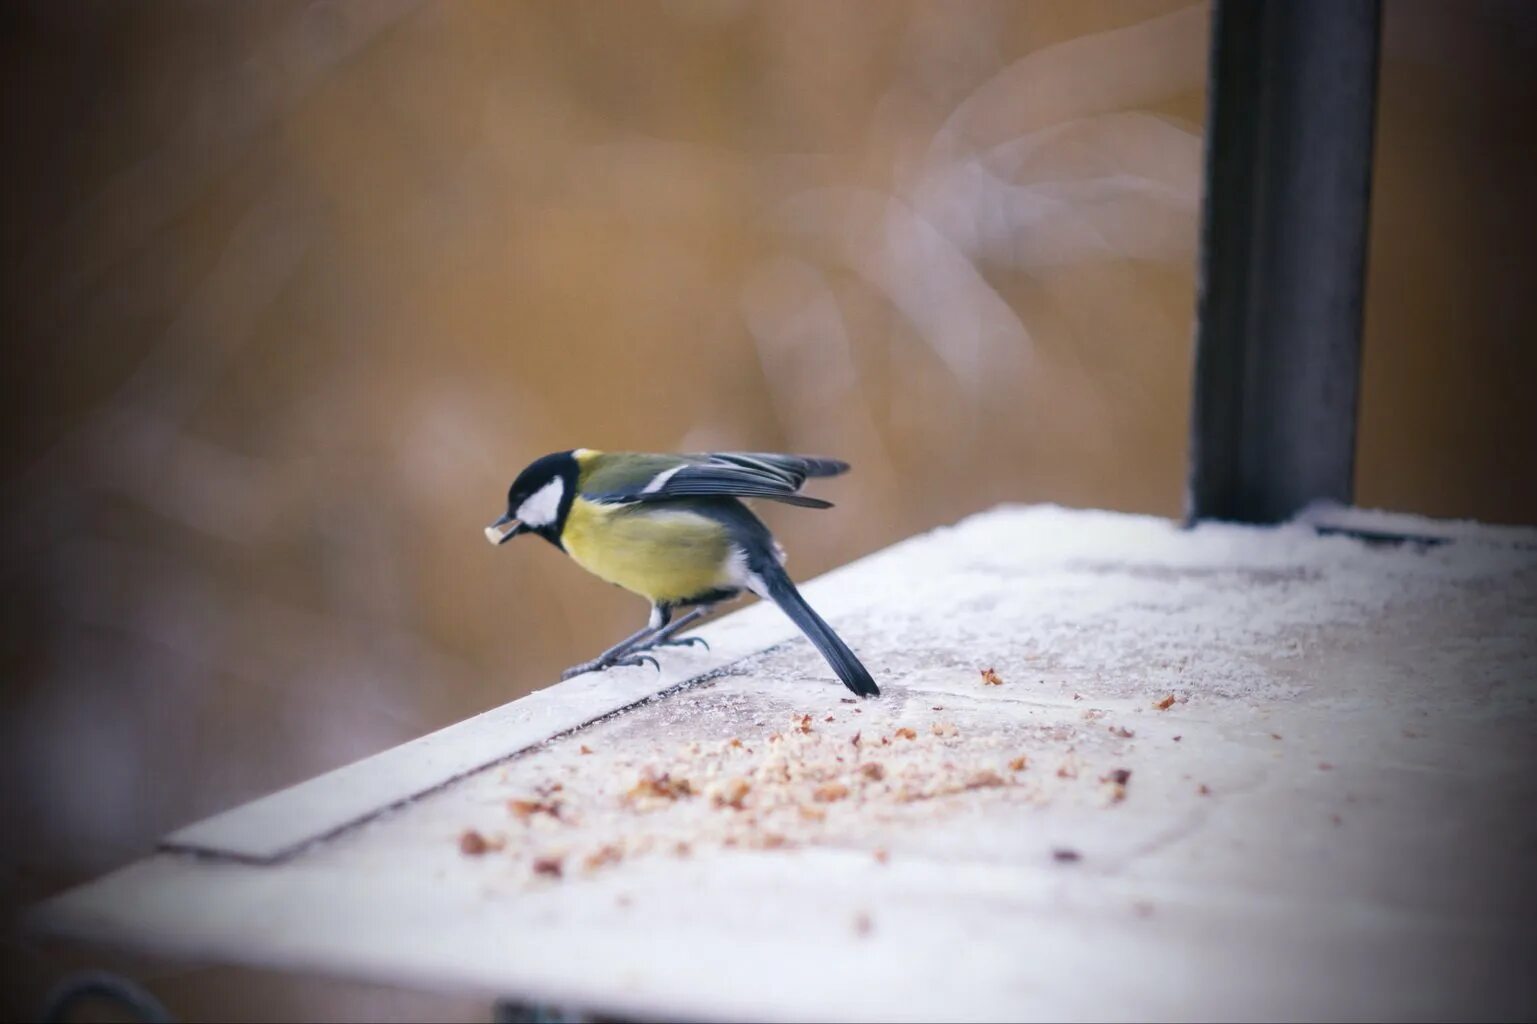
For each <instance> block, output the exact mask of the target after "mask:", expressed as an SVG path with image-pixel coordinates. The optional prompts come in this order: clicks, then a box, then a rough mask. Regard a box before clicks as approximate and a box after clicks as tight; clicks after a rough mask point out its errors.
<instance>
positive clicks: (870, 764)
mask: <svg viewBox="0 0 1537 1024" xmlns="http://www.w3.org/2000/svg"><path fill="white" fill-rule="evenodd" d="M859 773H860V774H861V775H863V776H864V777H865V778H867V779H869V780H870V781H871V782H879V781H881V780H882V779H884V778H885V777H886V769H885V767H884V766H882V765H881V764H880V763H879V762H877V761H867V762H866V763H864V764H862V765H860V766H859Z"/></svg>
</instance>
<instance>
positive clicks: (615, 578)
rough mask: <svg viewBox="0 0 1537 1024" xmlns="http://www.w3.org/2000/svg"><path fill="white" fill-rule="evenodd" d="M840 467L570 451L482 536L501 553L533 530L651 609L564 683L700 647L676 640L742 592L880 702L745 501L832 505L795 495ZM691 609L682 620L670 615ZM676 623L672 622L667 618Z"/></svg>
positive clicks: (753, 455) (546, 466) (544, 464)
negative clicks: (667, 651) (782, 618)
mask: <svg viewBox="0 0 1537 1024" xmlns="http://www.w3.org/2000/svg"><path fill="white" fill-rule="evenodd" d="M848 468H849V465H848V463H846V462H841V461H839V460H837V459H826V458H819V457H816V456H809V455H785V454H777V453H771V452H707V453H700V454H683V455H674V454H651V453H644V452H606V451H599V450H597V449H593V448H573V449H571V450H569V451H563V452H553V453H551V454H549V455H545V456H542V457H541V458H538V459H535V460H534V461H533V462H531V463H530V464H529V465H528V467H527V468H526V469H524V470H523V471H522V472H521V473H519V474H518V476H517V478H516V479H515V480H514V481H513V482H512V485H511V486H510V487H509V488H508V490H507V506H506V512H505V513H504V514H503V515H502V516H501V518H499V519H497V520H496V522H494V523H492V524H491V525H490V526H487V527H486V528H485V535H486V539H487V540H488V541H490V542H491V543H492V544H493V545H497V546H500V545H502V544H505V543H507V542H508V541H509V540H512V539H513V538H514V537H517V536H520V535H522V534H526V533H531V534H535V535H537V536H539V537H542V538H544V539H545V540H547V541H549V542H550V543H551V544H553V545H555V547H557V548H559V549H560V550H561V551H564V552H565V553H566V554H567V555H568V556H570V558H571V560H572V561H574V562H576V564H577V565H579V566H581V567H582V568H583V569H586V570H587V571H588V572H590V573H592V574H593V575H594V576H597V577H599V578H600V579H603V580H606V581H608V582H609V583H613V584H616V585H617V586H620V587H623V588H624V589H625V590H628V591H630V592H632V593H635V594H638V595H640V596H641V597H644V598H645V599H646V600H647V601H649V602H650V603H651V615H650V617H649V618H648V620H647V622H646V625H645V627H644V628H642V629H640V630H639V631H637V632H635V633H633V634H631V635H630V636H627V637H625V638H624V639H623V640H621V641H619V643H617V644H615V645H613V646H612V647H610V648H608V649H607V650H605V651H604V652H603V653H601V654H599V655H598V656H597V657H596V658H593V659H592V660H591V661H586V662H583V663H581V664H579V665H573V666H572V667H571V668H569V669H567V670H566V671H565V672H564V673H563V674H562V675H561V678H562V679H569V678H571V677H573V676H576V675H580V674H582V673H584V672H591V671H597V670H602V669H608V668H612V667H615V666H636V665H643V664H646V663H648V662H649V663H650V664H651V665H652V666H653V667H655V668H658V669H660V665H659V663H658V662H657V660H656V658H654V657H652V656H651V655H650V654H647V653H646V652H648V651H655V650H657V649H659V648H662V647H675V646H684V645H690V644H704V641H703V640H702V639H701V638H699V637H683V638H677V634H678V632H679V631H680V630H682V629H684V628H686V627H687V626H689V625H690V624H692V623H693V622H695V621H697V620H698V619H699V618H701V617H702V616H704V615H706V614H707V613H708V612H709V610H710V609H711V607H712V606H714V605H716V604H718V603H720V602H722V601H727V600H730V599H732V598H735V597H738V596H740V595H741V594H742V592H743V591H748V592H751V593H753V594H756V595H758V596H759V597H762V598H765V599H767V600H770V601H773V602H774V603H775V604H776V605H778V606H779V607H780V608H781V609H782V610H783V611H784V613H785V614H786V615H787V616H789V618H790V620H791V621H792V622H794V623H795V625H796V626H797V627H799V629H800V630H801V632H802V633H804V634H805V635H806V637H807V639H809V640H810V641H811V643H812V644H813V645H814V646H815V647H816V649H817V650H818V651H819V652H820V653H821V655H822V657H823V658H825V659H826V660H827V663H828V665H830V666H831V667H832V670H833V671H834V672H835V673H837V675H838V678H839V679H841V680H842V681H843V685H845V686H847V687H848V688H849V689H850V690H851V691H853V692H854V693H855V694H857V695H858V696H861V697H874V696H878V695H879V694H880V692H881V691H880V687H878V686H876V684H875V680H874V678H872V677H871V675H870V672H869V670H868V669H866V668H865V666H864V665H863V664H861V663H860V661H859V659H858V658H857V657H856V656H855V655H854V652H853V651H851V650H850V649H849V646H848V644H846V643H844V642H843V640H842V638H840V637H839V636H838V634H837V633H835V632H833V629H832V627H831V626H829V625H828V624H827V622H826V621H825V620H824V619H823V618H822V617H821V616H820V615H818V614H817V613H816V611H815V610H814V609H813V608H812V607H811V605H809V604H807V603H806V599H805V598H804V597H802V596H801V593H800V591H799V590H797V589H796V587H795V584H794V583H793V582H792V581H791V579H790V576H789V574H788V573H786V572H785V568H784V563H785V554H784V549H783V548H782V547H780V545H779V542H778V541H776V540H775V539H774V536H773V534H772V533H770V532H769V529H768V527H767V526H765V525H764V524H763V522H762V521H761V520H760V519H759V518H758V517H757V516H756V515H754V514H753V512H752V511H751V510H750V509H749V508H748V507H747V505H746V504H744V503H743V499H749V498H762V499H766V500H769V501H777V502H782V503H784V504H786V505H796V506H800V507H801V508H815V509H825V508H831V507H832V502H829V501H824V500H822V499H821V498H813V497H810V496H808V495H805V494H801V493H799V492H800V489H801V487H802V486H803V485H804V484H805V482H806V480H807V479H808V478H811V477H829V476H838V475H839V474H841V473H844V472H847V470H848ZM682 609H688V610H687V611H686V612H685V613H684V614H682V615H676V613H677V612H679V611H680V610H682ZM675 616H676V617H675Z"/></svg>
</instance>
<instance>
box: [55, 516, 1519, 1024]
mask: <svg viewBox="0 0 1537 1024" xmlns="http://www.w3.org/2000/svg"><path fill="white" fill-rule="evenodd" d="M807 594H808V596H809V598H810V599H811V600H812V601H813V603H815V604H816V605H817V606H818V607H819V608H821V609H822V610H823V612H824V614H825V615H826V617H827V618H829V619H830V620H831V621H832V622H833V623H834V624H835V626H837V628H838V629H839V630H840V632H842V633H843V635H844V636H845V638H846V639H847V640H848V641H849V642H850V643H851V645H852V646H853V647H854V648H855V649H856V650H857V651H858V652H859V653H860V654H861V656H862V657H863V658H864V659H865V660H866V662H867V664H868V665H869V667H870V668H871V670H872V671H873V672H874V674H875V676H876V678H877V679H878V680H879V681H880V682H881V685H882V687H883V689H884V691H885V694H884V696H883V697H881V698H879V699H878V700H872V701H863V702H859V703H851V702H850V698H849V695H848V693H847V691H846V690H844V689H843V688H842V687H841V686H839V685H838V684H837V683H836V681H835V680H834V679H833V677H832V676H831V673H830V672H829V671H828V670H827V668H826V667H825V665H824V664H823V663H822V662H821V661H820V659H818V657H817V656H816V654H815V652H814V651H812V650H811V648H810V646H809V645H808V644H807V643H805V642H804V641H803V640H795V641H794V642H789V643H786V642H784V641H785V640H786V639H787V638H789V637H790V636H791V632H790V629H789V627H788V626H787V624H786V623H784V621H783V619H782V617H781V616H779V615H778V614H777V612H776V611H775V610H774V609H773V608H771V607H766V606H762V605H758V606H754V607H752V608H749V609H746V610H744V611H742V612H738V613H736V614H734V615H732V616H729V617H727V618H725V619H723V620H721V621H720V622H717V623H714V624H711V625H709V626H707V627H706V628H705V629H704V630H702V631H701V632H702V634H703V635H704V636H706V637H707V638H709V639H710V640H711V643H712V645H713V648H712V650H711V651H710V652H708V653H703V652H695V651H676V652H672V651H670V652H668V653H667V654H666V655H665V656H664V664H665V665H666V666H667V674H665V675H664V676H663V677H661V678H658V677H657V676H656V675H655V674H654V673H652V672H651V671H650V670H649V669H622V670H617V671H614V672H611V673H608V674H606V675H603V676H597V677H592V676H589V677H583V678H579V679H576V680H572V681H571V682H568V683H563V684H560V685H558V686H555V687H551V688H550V689H549V690H546V691H543V692H541V693H539V694H535V695H533V696H531V697H529V698H525V699H524V700H522V701H518V702H515V703H514V704H512V705H509V706H508V707H506V708H502V709H498V710H497V711H495V712H491V713H489V715H488V716H482V718H481V719H477V720H471V722H470V723H465V724H464V725H462V726H457V727H455V729H461V730H463V729H469V731H468V732H464V733H461V734H460V736H461V738H466V740H467V742H466V744H464V746H465V747H467V748H473V749H472V750H468V749H464V750H459V749H457V748H459V747H460V746H461V744H459V743H457V742H455V741H454V734H453V732H452V731H451V730H446V731H445V732H444V733H440V734H438V736H437V740H436V742H434V743H432V744H429V745H427V746H425V747H424V746H421V745H420V744H422V743H423V742H424V741H418V745H417V746H416V747H415V749H414V752H413V745H407V746H405V747H402V748H399V749H398V750H397V751H392V752H390V753H388V754H385V755H380V757H379V758H377V759H373V761H372V762H363V763H362V765H360V766H354V768H353V769H351V771H352V772H353V773H354V774H353V777H352V779H353V783H355V784H356V785H353V784H352V783H348V784H339V783H337V782H336V779H335V777H334V776H331V777H323V778H322V779H321V780H317V781H316V783H312V784H307V785H310V786H319V787H320V788H319V789H310V790H309V792H308V793H306V791H305V790H306V787H298V788H296V789H295V790H292V791H289V792H288V793H287V794H286V795H285V794H279V795H277V796H275V797H273V798H269V799H268V800H267V801H259V802H258V803H257V804H253V805H250V807H248V808H246V809H237V810H236V811H234V812H230V813H229V814H227V815H224V816H221V818H219V819H213V820H212V821H211V822H210V823H205V824H204V825H203V826H194V828H193V829H192V830H186V831H184V832H183V833H179V834H178V836H177V837H174V838H176V839H177V840H178V841H181V842H185V840H186V837H187V836H188V835H192V836H194V837H197V838H199V840H200V841H199V842H197V843H195V844H192V845H197V846H199V847H200V848H202V849H205V850H207V849H215V850H217V849H220V848H226V849H228V850H229V851H230V852H232V853H241V854H249V853H250V852H251V850H252V849H254V848H256V847H257V846H260V845H261V844H262V835H263V833H264V832H265V831H267V830H272V831H273V832H274V833H275V834H279V835H280V839H278V840H277V841H273V842H268V843H267V844H266V847H267V852H268V853H271V852H274V851H277V852H281V851H282V850H285V849H289V848H290V847H293V846H294V845H295V844H296V843H302V844H303V845H301V846H299V848H298V849H297V850H296V852H293V853H291V854H290V855H288V856H286V857H284V858H282V859H280V860H278V861H277V862H276V863H272V864H252V863H249V862H244V861H238V860H235V859H233V858H229V857H221V856H217V855H214V856H210V855H207V854H204V855H202V856H197V857H194V856H191V855H189V854H187V853H184V852H174V851H171V852H162V853H160V854H157V855H155V856H153V857H150V858H148V859H146V860H144V861H142V862H140V863H138V864H135V865H133V866H131V867H128V868H126V869H124V870H122V871H120V872H117V873H116V874H113V875H111V876H108V877H106V878H104V879H102V880H100V881H98V882H96V883H93V884H91V885H88V886H84V887H82V888H80V889H78V890H75V891H74V892H71V893H68V894H66V895H65V896H63V897H61V898H60V899H58V900H56V901H53V902H52V903H50V904H48V905H46V906H45V907H43V908H41V911H40V913H39V914H38V915H37V918H36V920H37V921H38V922H39V923H40V924H41V925H42V926H43V927H46V928H48V929H51V930H53V931H55V932H58V933H62V934H71V935H76V936H82V937H88V938H92V939H96V940H103V941H107V942H111V943H114V944H120V945H125V946H130V947H133V948H137V949H143V950H148V951H152V952H159V953H162V954H168V955H173V956H187V957H194V958H197V959H205V960H206V959H214V960H220V961H230V962H238V963H247V964H260V965H268V966H280V967H294V968H303V969H306V970H320V971H333V972H338V973H343V974H348V975H355V976H363V977H368V978H373V979H380V980H385V981H391V982H396V983H401V984H410V985H419V986H422V987H428V988H436V989H444V990H453V991H457V992H465V991H471V992H482V993H485V994H486V995H487V996H488V997H491V996H513V997H519V998H523V999H533V1000H541V1001H551V1002H555V1003H558V1004H567V1005H571V1006H575V1007H578V1008H586V1009H592V1010H602V1011H607V1012H610V1013H617V1014H620V1015H628V1016H658V1017H665V1018H670V1019H672V1018H685V1019H686V1018H711V1019H730V1018H745V1019H804V1020H812V1019H935V1018H968V1019H976V1018H991V1019H1010V1020H1017V1019H1027V1018H1028V1019H1064V1018H1075V1019H1076V1018H1136V1019H1147V1018H1165V1017H1201V1018H1233V1019H1237V1018H1244V1019H1252V1018H1275V1017H1292V1018H1295V1017H1319V1018H1323V1017H1328V1018H1366V1017H1372V1018H1378V1017H1393V1018H1400V1017H1401V1018H1411V1017H1412V1018H1430V1017H1439V1016H1455V1017H1475V1016H1502V1015H1503V1016H1522V1015H1523V1014H1525V1013H1527V1012H1529V1011H1530V1010H1531V1009H1532V1007H1533V1006H1534V1005H1537V1003H1534V999H1537V981H1534V980H1533V978H1532V972H1531V971H1530V969H1529V967H1530V964H1529V951H1530V950H1531V949H1533V948H1537V898H1534V893H1533V891H1532V888H1531V886H1530V882H1529V868H1530V864H1531V863H1532V858H1533V856H1534V854H1537V781H1534V775H1533V773H1532V767H1533V764H1532V761H1533V758H1532V755H1531V753H1530V752H1531V750H1532V748H1533V742H1532V739H1533V736H1534V731H1533V730H1534V728H1537V682H1534V677H1537V552H1533V551H1527V550H1523V549H1520V548H1513V547H1511V546H1510V545H1509V544H1507V543H1503V542H1500V541H1499V540H1498V539H1497V538H1496V539H1495V540H1492V541H1485V540H1484V539H1481V538H1480V536H1479V534H1478V531H1476V530H1468V531H1466V532H1465V534H1464V535H1461V536H1459V538H1458V539H1456V540H1454V541H1451V542H1449V543H1445V544H1442V545H1440V546H1436V547H1429V548H1426V547H1423V546H1418V545H1404V546H1398V547H1388V546H1382V545H1368V544H1365V543H1362V542H1360V541H1357V540H1353V539H1350V538H1347V537H1338V536H1334V537H1320V536H1317V535H1316V534H1315V532H1314V530H1313V529H1312V528H1311V527H1307V526H1303V525H1293V526H1287V527H1281V528H1276V529H1253V528H1243V527H1234V526H1221V525H1205V526H1202V527H1200V528H1197V529H1195V530H1189V531H1185V530H1180V529H1178V528H1177V527H1176V526H1174V525H1173V524H1170V523H1168V522H1166V521H1163V520H1158V519H1152V518H1146V517H1137V516H1125V515H1116V514H1111V513H1102V512H1091V511H1068V510H1063V509H1059V508H1054V507H1031V508H1002V509H998V510H995V511H993V512H989V513H986V514H983V515H979V516H976V517H973V518H971V519H968V520H966V521H965V522H963V523H961V524H960V525H958V526H956V527H954V528H950V529H944V530H939V531H936V532H935V533H932V534H929V535H927V536H923V537H919V538H915V539H913V540H911V541H908V542H905V543H903V544H900V545H897V546H896V547H893V548H890V549H888V550H886V551H884V552H881V553H879V554H877V555H875V556H872V557H871V558H868V559H865V560H863V561H861V562H858V563H855V564H853V565H850V566H847V567H845V568H844V569H841V570H839V571H838V572H836V573H833V574H830V575H829V576H827V577H824V578H822V579H820V580H818V581H817V582H816V583H814V584H813V585H811V586H810V587H808V588H807ZM987 668H991V669H994V670H995V673H996V678H997V679H999V680H1001V682H1000V683H998V684H997V685H989V684H988V683H987V682H986V681H984V678H983V673H982V671H981V670H982V669H987ZM711 671H713V673H714V674H713V675H712V676H710V677H709V678H707V679H706V680H705V681H704V682H701V683H699V684H698V685H695V686H692V687H685V688H682V689H676V690H674V691H672V692H669V693H666V694H665V695H663V696H661V697H659V698H657V699H654V700H649V701H645V702H643V703H640V704H636V705H633V706H631V707H629V708H628V710H624V711H622V712H620V713H618V714H608V715H607V717H604V718H602V719H601V720H600V721H597V722H595V723H594V724H591V725H587V726H585V727H583V728H575V726H576V725H577V724H579V723H578V722H577V721H575V719H580V720H581V721H587V720H589V719H591V718H593V717H597V716H598V715H602V714H605V713H606V712H608V711H612V710H614V709H615V708H617V707H622V706H624V705H626V704H630V703H631V702H632V701H634V700H635V699H636V698H638V697H645V696H647V695H648V694H650V693H653V692H655V691H658V690H659V689H665V688H667V687H670V686H673V685H674V684H675V683H677V682H679V681H680V680H684V679H686V678H688V677H689V676H693V675H697V674H699V673H703V672H711ZM1168 698H1173V700H1172V702H1170V701H1169V700H1168ZM1165 705H1167V707H1166V709H1165V708H1164V706H1165ZM584 716H585V717H584ZM475 722H480V723H481V724H480V725H479V726H475V727H474V728H469V727H470V726H472V725H473V724H474V723H475ZM488 722H489V723H490V725H487V723H488ZM498 733H504V734H505V735H504V737H503V738H502V740H500V741H498V740H497V739H496V737H497V734H498ZM541 733H542V736H549V735H554V734H557V733H558V734H560V735H558V736H557V737H556V738H555V739H553V740H551V741H550V742H547V743H543V744H539V745H537V746H535V747H533V748H532V749H529V750H527V751H526V752H524V753H522V754H520V755H519V756H516V757H511V758H510V759H509V758H507V757H506V755H510V754H513V753H515V752H517V751H519V750H522V749H523V748H525V747H527V746H528V745H529V742H531V741H530V739H529V737H530V736H537V735H541ZM444 737H448V738H447V739H445V738H444ZM424 752H425V754H424ZM426 755H430V756H426ZM498 758H500V760H497V759H498ZM445 759H446V760H445ZM491 761H495V763H492V764H490V766H489V767H486V768H484V769H483V770H480V771H477V772H470V773H469V774H465V772H467V771H469V770H470V769H471V768H473V767H475V765H474V764H471V763H470V762H476V763H478V764H486V763H487V762H491ZM418 762H423V763H425V764H426V767H424V768H422V769H421V770H420V771H418V770H417V767H418ZM370 764H372V766H373V767H368V766H369V765H370ZM1121 773H1129V774H1124V775H1123V774H1121ZM338 774H340V773H338ZM373 776H379V777H380V778H383V779H385V781H383V782H374V781H371V779H372V777H373ZM327 778H329V779H331V781H330V782H327V781H326V779H327ZM446 779H454V781H451V782H449V783H448V784H447V785H441V783H443V782H444V781H445V780H446ZM359 780H362V781H359ZM343 782H344V783H345V782H346V780H345V779H344V780H343ZM369 786H373V789H372V790H368V791H369V792H370V793H371V794H373V799H374V801H375V803H376V806H374V807H372V808H371V810H372V811H379V810H380V809H381V808H383V807H385V806H387V805H396V806H394V807H393V808H392V809H389V810H387V811H385V812H384V813H378V814H375V816H373V817H372V818H370V819H369V820H367V821H365V822H364V823H362V824H358V825H354V826H352V827H346V828H340V827H341V826H342V825H345V824H346V823H347V822H349V821H353V820H354V819H357V818H358V817H360V816H362V815H363V813H367V812H368V811H369V810H370V808H365V807H364V805H365V804H366V803H368V801H365V800H362V799H361V797H359V796H358V795H357V792H360V791H361V790H362V789H367V788H368V787H369ZM433 786H438V787H439V788H436V789H432V787H433ZM328 787H329V788H328ZM358 787H361V789H359V788H358ZM429 789H431V791H430V792H426V793H425V795H422V796H420V797H418V798H417V799H414V800H410V801H408V802H405V803H399V801H401V800H403V799H404V798H406V797H409V796H411V795H412V794H413V793H414V792H422V791H425V790H429ZM337 794H344V796H338V795H337ZM360 809H361V813H360ZM290 811H291V813H292V816H293V817H294V819H295V820H297V821H299V822H300V824H299V825H297V826H293V827H288V826H285V825H284V822H285V820H286V819H287V815H288V814H289V812H290ZM338 828H340V831H337V829H338ZM317 836H319V837H323V838H318V839H317V838H316V837H317ZM467 837H468V838H467ZM253 844H254V845H253Z"/></svg>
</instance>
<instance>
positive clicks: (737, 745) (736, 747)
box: [726, 736, 742, 750]
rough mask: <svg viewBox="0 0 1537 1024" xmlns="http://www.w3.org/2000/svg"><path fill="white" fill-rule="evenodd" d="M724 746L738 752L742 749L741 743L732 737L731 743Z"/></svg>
mask: <svg viewBox="0 0 1537 1024" xmlns="http://www.w3.org/2000/svg"><path fill="white" fill-rule="evenodd" d="M726 746H728V747H730V748H731V749H733V750H740V749H742V741H741V739H739V738H738V737H736V736H733V737H731V742H730V743H728V744H726Z"/></svg>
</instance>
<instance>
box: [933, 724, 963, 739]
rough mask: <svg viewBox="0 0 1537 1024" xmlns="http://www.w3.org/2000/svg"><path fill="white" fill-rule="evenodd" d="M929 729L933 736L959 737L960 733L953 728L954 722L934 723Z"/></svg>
mask: <svg viewBox="0 0 1537 1024" xmlns="http://www.w3.org/2000/svg"><path fill="white" fill-rule="evenodd" d="M931 728H932V730H933V733H934V735H935V736H944V737H950V736H959V735H960V732H961V731H960V730H959V729H957V728H956V727H955V723H954V722H935V723H934V725H933V726H932V727H931Z"/></svg>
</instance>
